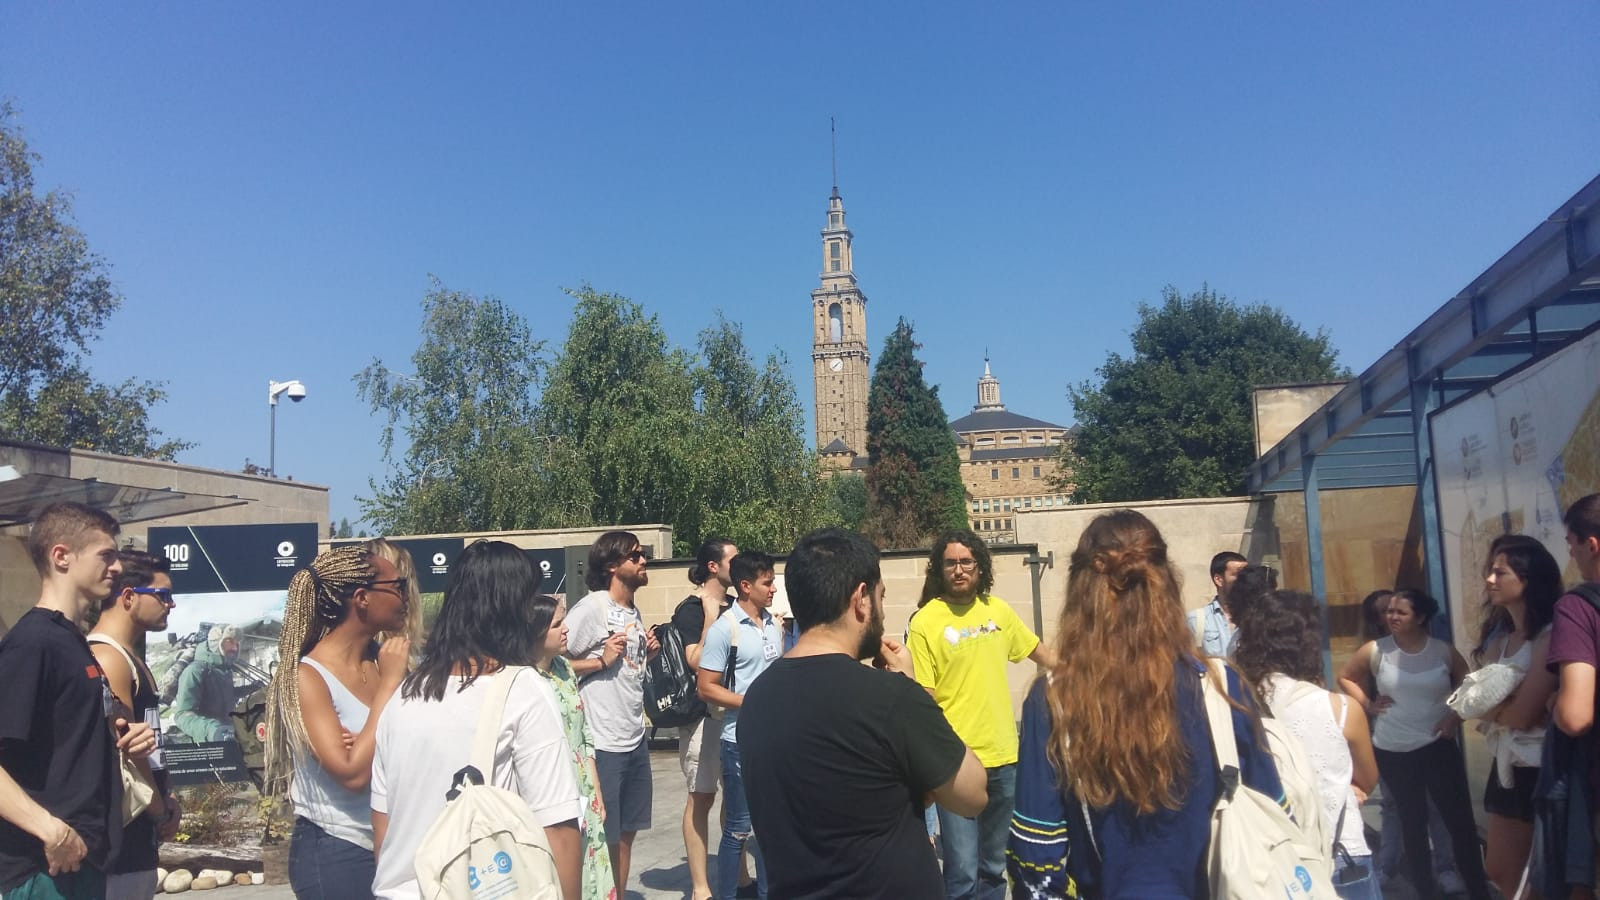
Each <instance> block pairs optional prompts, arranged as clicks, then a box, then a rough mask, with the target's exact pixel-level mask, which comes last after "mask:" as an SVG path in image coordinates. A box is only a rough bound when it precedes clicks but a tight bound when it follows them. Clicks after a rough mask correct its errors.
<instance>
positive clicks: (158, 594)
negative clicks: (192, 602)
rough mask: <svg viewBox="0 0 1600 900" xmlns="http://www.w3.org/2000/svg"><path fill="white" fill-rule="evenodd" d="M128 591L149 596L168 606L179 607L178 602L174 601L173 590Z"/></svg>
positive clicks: (145, 589)
mask: <svg viewBox="0 0 1600 900" xmlns="http://www.w3.org/2000/svg"><path fill="white" fill-rule="evenodd" d="M128 590H130V591H133V592H134V593H135V594H148V595H149V596H151V597H155V598H156V599H157V600H160V601H161V602H162V603H165V604H166V605H168V606H177V605H178V601H176V600H174V599H172V588H152V587H136V588H128Z"/></svg>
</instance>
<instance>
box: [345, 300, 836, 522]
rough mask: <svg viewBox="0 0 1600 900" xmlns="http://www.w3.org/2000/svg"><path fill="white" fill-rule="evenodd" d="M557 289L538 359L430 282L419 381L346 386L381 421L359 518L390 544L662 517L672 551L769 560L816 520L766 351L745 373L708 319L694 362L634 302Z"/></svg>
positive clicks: (736, 338) (508, 317)
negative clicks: (552, 347) (562, 319)
mask: <svg viewBox="0 0 1600 900" xmlns="http://www.w3.org/2000/svg"><path fill="white" fill-rule="evenodd" d="M570 293H571V295H572V297H573V299H574V300H575V301H576V306H575V309H574V313H573V319H572V323H571V326H570V328H569V330H568V335H567V339H566V341H565V342H564V343H563V344H562V346H561V348H560V350H559V351H558V352H557V353H556V354H555V356H554V358H553V359H548V360H547V358H546V356H545V354H544V345H543V344H542V343H541V342H538V341H535V340H534V339H533V336H532V335H531V333H530V332H529V329H528V326H527V324H526V322H525V320H524V319H523V318H522V316H521V315H520V314H518V313H516V312H515V311H514V310H511V309H509V308H508V307H506V306H504V305H503V304H501V303H499V301H495V300H479V299H477V298H474V297H471V296H470V295H465V294H460V293H457V292H453V291H449V290H447V289H445V288H444V287H443V286H442V285H438V284H437V283H436V284H435V285H434V289H433V290H432V291H431V292H430V293H429V295H428V297H427V298H426V299H425V300H424V303H423V306H424V312H425V316H424V325H423V342H422V346H421V347H420V348H419V349H418V351H417V353H416V354H414V355H413V358H412V366H413V368H414V369H415V371H416V375H415V376H400V375H396V374H395V373H393V372H391V371H389V370H388V369H387V368H385V367H384V366H383V363H382V362H381V361H380V360H374V361H373V364H372V365H371V366H368V367H367V369H366V370H364V371H363V372H362V373H360V374H359V375H357V377H356V381H357V385H358V387H359V389H360V390H361V392H362V396H363V397H364V398H365V399H367V400H368V401H369V402H370V403H371V404H372V408H373V410H374V411H375V412H383V413H384V414H385V415H386V416H387V423H386V428H385V434H384V448H385V454H386V457H387V458H388V459H389V460H390V461H391V464H392V465H393V466H394V468H395V472H394V474H393V475H391V476H390V478H389V479H388V480H387V481H386V482H385V483H383V484H381V485H379V484H377V483H374V484H373V496H372V497H371V498H370V499H367V500H364V501H363V504H364V506H365V512H366V516H367V518H368V519H370V520H371V521H373V522H375V523H376V524H378V525H379V526H380V527H381V528H383V529H385V530H388V531H390V532H406V531H410V532H421V531H477V530H498V529H519V528H557V527H572V526H588V525H595V524H608V525H609V524H628V523H650V522H663V523H666V524H669V525H671V526H673V533H674V537H675V543H676V546H675V547H674V550H675V551H676V552H678V553H687V552H688V551H689V550H690V549H691V548H693V547H695V546H696V545H698V543H699V542H700V541H701V540H702V539H703V538H704V537H707V536H711V535H716V536H720V537H726V538H729V539H731V540H733V541H735V542H736V543H739V544H740V545H741V546H745V545H748V546H751V547H761V548H766V549H770V550H780V551H781V550H785V549H787V548H788V546H789V545H790V544H792V543H793V541H794V539H795V538H796V537H798V536H799V535H800V534H802V533H804V532H805V531H806V530H808V529H810V528H812V527H815V526H816V525H817V524H820V523H821V522H822V521H823V520H824V518H825V512H826V507H825V505H824V499H823V493H822V487H821V486H820V485H819V484H818V483H817V480H816V477H815V472H816V460H815V456H814V454H812V453H811V452H810V451H809V450H807V449H806V447H805V443H804V440H803V438H802V437H801V435H802V430H801V428H802V417H801V409H800V404H799V401H798V400H797V399H796V397H795V392H794V387H793V384H792V383H791V382H790V381H789V379H788V378H787V376H786V375H785V374H784V366H783V360H782V358H781V357H779V356H776V355H774V356H769V357H768V358H767V360H766V361H765V363H764V364H763V365H762V366H760V367H757V366H756V364H755V363H754V362H753V361H752V360H751V357H750V355H749V352H748V351H747V349H746V348H745V345H744V339H743V333H742V329H741V328H740V327H739V326H738V325H737V324H735V323H731V322H728V321H727V320H725V319H723V318H722V317H721V316H720V315H719V316H718V317H717V319H716V321H715V322H714V323H713V324H712V325H711V326H710V327H708V328H707V329H706V330H705V331H704V332H702V333H701V334H700V337H699V342H698V345H699V346H698V349H699V353H698V355H696V354H691V353H689V352H687V351H685V350H682V349H680V348H676V347H673V346H672V345H671V343H670V341H668V339H667V336H666V333H665V331H663V329H662V328H661V325H660V323H659V322H658V321H657V319H656V317H655V316H653V315H646V313H645V311H644V309H643V307H641V306H640V305H639V304H637V303H635V302H633V301H631V300H628V299H627V298H625V297H619V296H617V295H614V294H607V293H602V292H599V291H596V290H594V289H592V288H589V287H584V288H582V289H579V290H577V291H572V292H570ZM402 436H403V438H404V444H405V447H406V449H405V450H403V451H402V450H399V449H398V447H399V438H400V437H402Z"/></svg>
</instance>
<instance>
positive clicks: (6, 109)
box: [0, 103, 193, 459]
mask: <svg viewBox="0 0 1600 900" xmlns="http://www.w3.org/2000/svg"><path fill="white" fill-rule="evenodd" d="M38 158H39V156H38V154H36V153H34V152H33V151H31V150H29V149H28V144H27V141H26V140H25V139H24V138H23V134H22V129H21V126H19V125H18V124H17V122H16V111H15V110H14V109H13V108H12V106H11V104H10V103H0V347H4V348H5V352H4V353H0V435H4V436H6V437H10V438H13V439H20V440H27V441H35V442H38V443H41V444H50V445H54V446H62V447H79V448H83V449H87V450H100V451H104V452H107V453H118V454H122V455H126V456H145V457H155V458H159V459H173V458H174V457H175V456H176V455H177V454H178V452H179V451H182V450H184V449H187V448H189V447H191V446H193V444H190V443H187V442H185V441H177V440H162V439H161V432H160V431H159V430H158V429H156V428H155V427H154V426H152V425H151V424H150V408H151V407H153V406H155V405H156V404H158V403H160V402H161V401H162V400H164V399H165V398H166V392H165V390H163V386H162V385H161V384H160V383H159V382H150V381H135V380H132V379H130V380H128V381H125V382H122V383H121V384H117V385H105V384H99V383H97V382H95V381H94V379H93V378H91V377H90V376H89V374H88V372H87V370H86V369H85V368H84V365H83V356H84V354H86V353H87V352H88V348H89V344H90V343H91V342H92V341H93V340H94V338H95V337H96V336H97V335H98V334H99V333H100V331H101V329H102V328H104V327H105V324H106V321H107V320H108V319H109V318H110V316H111V314H112V313H113V312H115V311H116V310H117V308H118V307H119V306H120V305H121V302H122V298H121V297H120V296H118V294H117V292H116V290H115V288H113V287H112V285H111V279H110V276H109V275H108V274H107V267H106V264H105V262H104V261H103V260H102V259H101V258H100V257H99V256H98V255H96V254H95V253H93V252H92V251H90V249H89V242H88V240H87V239H86V238H85V237H84V236H83V233H82V232H80V231H79V230H78V229H77V227H76V226H75V225H74V224H73V222H72V202H71V200H70V198H68V197H67V196H66V195H65V194H62V193H61V192H59V191H51V192H49V193H46V194H43V195H40V194H37V193H36V192H35V187H34V180H33V163H34V162H35V161H37V160H38Z"/></svg>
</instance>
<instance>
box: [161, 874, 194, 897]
mask: <svg viewBox="0 0 1600 900" xmlns="http://www.w3.org/2000/svg"><path fill="white" fill-rule="evenodd" d="M192 884H194V875H192V874H190V873H189V870H188V869H178V870H176V871H173V872H169V873H167V877H166V878H163V879H161V890H163V891H164V892H166V893H168V894H181V893H183V892H184V891H187V890H188V889H189V887H190V885H192Z"/></svg>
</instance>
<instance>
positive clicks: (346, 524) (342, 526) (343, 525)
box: [333, 518, 355, 538]
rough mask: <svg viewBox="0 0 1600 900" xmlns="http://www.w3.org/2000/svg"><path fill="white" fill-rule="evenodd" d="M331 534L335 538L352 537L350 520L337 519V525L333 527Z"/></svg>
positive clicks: (353, 534)
mask: <svg viewBox="0 0 1600 900" xmlns="http://www.w3.org/2000/svg"><path fill="white" fill-rule="evenodd" d="M333 536H334V537H336V538H349V537H354V536H355V532H354V531H352V530H351V529H350V520H349V519H344V518H341V519H340V520H339V527H338V528H336V529H334V532H333Z"/></svg>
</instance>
